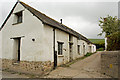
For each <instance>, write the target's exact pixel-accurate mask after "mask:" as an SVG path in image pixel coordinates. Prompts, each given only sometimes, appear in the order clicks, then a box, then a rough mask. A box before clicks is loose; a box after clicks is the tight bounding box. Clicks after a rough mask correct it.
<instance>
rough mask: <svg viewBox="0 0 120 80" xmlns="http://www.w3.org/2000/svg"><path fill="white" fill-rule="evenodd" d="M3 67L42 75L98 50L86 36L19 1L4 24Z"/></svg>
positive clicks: (0, 31)
mask: <svg viewBox="0 0 120 80" xmlns="http://www.w3.org/2000/svg"><path fill="white" fill-rule="evenodd" d="M0 33H1V34H2V50H1V51H2V61H3V62H2V64H3V65H2V66H3V69H9V70H13V71H18V72H24V73H33V74H43V73H46V72H48V71H50V70H51V69H53V68H55V67H56V66H58V65H61V64H65V63H67V62H69V61H72V60H74V59H76V58H79V57H82V56H84V55H85V54H86V53H87V52H92V53H93V52H95V51H96V46H95V45H94V44H92V43H91V42H90V41H89V40H88V39H87V38H86V37H84V36H82V35H81V34H79V33H77V32H76V31H74V30H72V29H70V28H68V27H67V26H65V25H63V24H62V23H59V22H57V21H55V20H54V19H52V18H50V17H48V16H46V15H45V14H43V13H41V12H39V11H38V10H36V9H34V8H32V7H30V6H29V5H27V4H25V3H23V2H21V1H18V2H16V4H15V5H14V7H13V9H12V10H11V12H10V13H9V15H8V17H7V18H6V20H5V21H4V23H3V25H2V26H1V29H0Z"/></svg>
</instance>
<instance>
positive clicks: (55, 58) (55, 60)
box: [54, 51, 57, 68]
mask: <svg viewBox="0 0 120 80" xmlns="http://www.w3.org/2000/svg"><path fill="white" fill-rule="evenodd" d="M56 67H57V51H55V54H54V68H56Z"/></svg>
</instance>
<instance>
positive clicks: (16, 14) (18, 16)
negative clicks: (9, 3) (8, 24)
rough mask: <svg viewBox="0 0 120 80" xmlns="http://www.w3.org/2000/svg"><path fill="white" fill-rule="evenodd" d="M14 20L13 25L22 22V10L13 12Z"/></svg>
mask: <svg viewBox="0 0 120 80" xmlns="http://www.w3.org/2000/svg"><path fill="white" fill-rule="evenodd" d="M14 15H15V17H16V20H15V21H14V22H13V25H15V24H19V23H22V22H23V11H19V12H16V13H14Z"/></svg>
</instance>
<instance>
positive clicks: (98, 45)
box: [89, 39, 105, 51]
mask: <svg viewBox="0 0 120 80" xmlns="http://www.w3.org/2000/svg"><path fill="white" fill-rule="evenodd" d="M89 40H90V41H91V42H92V43H93V44H95V45H96V49H97V51H103V50H105V39H89Z"/></svg>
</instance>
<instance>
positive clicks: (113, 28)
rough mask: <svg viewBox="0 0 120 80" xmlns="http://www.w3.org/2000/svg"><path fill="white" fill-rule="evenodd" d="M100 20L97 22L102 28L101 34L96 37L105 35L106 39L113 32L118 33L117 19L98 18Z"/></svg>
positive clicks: (110, 17) (109, 17) (119, 22)
mask: <svg viewBox="0 0 120 80" xmlns="http://www.w3.org/2000/svg"><path fill="white" fill-rule="evenodd" d="M100 19H101V20H99V26H100V27H101V28H102V32H101V33H100V34H98V35H102V34H103V33H105V37H107V36H108V35H110V34H113V33H114V32H118V31H119V26H118V25H119V24H120V21H119V20H118V19H117V17H116V16H115V17H112V16H109V15H108V16H107V17H105V18H102V17H100Z"/></svg>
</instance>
